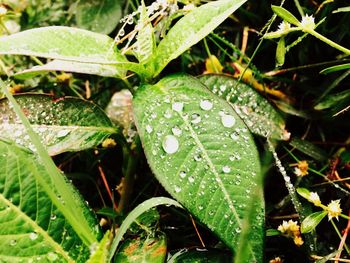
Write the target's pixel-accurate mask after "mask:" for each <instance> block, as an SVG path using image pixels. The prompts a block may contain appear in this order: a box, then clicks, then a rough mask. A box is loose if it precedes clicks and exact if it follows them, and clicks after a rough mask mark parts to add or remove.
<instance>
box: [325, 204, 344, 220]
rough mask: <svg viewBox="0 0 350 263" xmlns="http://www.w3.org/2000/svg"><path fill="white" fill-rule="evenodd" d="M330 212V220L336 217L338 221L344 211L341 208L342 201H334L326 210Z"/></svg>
mask: <svg viewBox="0 0 350 263" xmlns="http://www.w3.org/2000/svg"><path fill="white" fill-rule="evenodd" d="M326 210H327V212H328V220H331V219H332V218H333V217H335V218H336V219H337V220H338V216H339V215H340V214H341V212H342V209H341V208H340V200H332V201H331V202H330V203H329V204H328V205H327V208H326Z"/></svg>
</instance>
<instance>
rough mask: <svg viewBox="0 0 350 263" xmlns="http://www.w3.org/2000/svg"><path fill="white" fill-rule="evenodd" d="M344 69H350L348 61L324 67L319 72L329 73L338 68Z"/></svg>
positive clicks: (338, 69)
mask: <svg viewBox="0 0 350 263" xmlns="http://www.w3.org/2000/svg"><path fill="white" fill-rule="evenodd" d="M345 69H350V63H346V64H341V65H336V66H333V67H329V68H325V69H323V70H321V72H320V73H321V74H329V73H333V72H336V71H340V70H345Z"/></svg>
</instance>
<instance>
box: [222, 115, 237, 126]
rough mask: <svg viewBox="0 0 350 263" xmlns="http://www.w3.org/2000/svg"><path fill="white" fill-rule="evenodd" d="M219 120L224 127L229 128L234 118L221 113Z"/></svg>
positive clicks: (234, 121) (233, 123)
mask: <svg viewBox="0 0 350 263" xmlns="http://www.w3.org/2000/svg"><path fill="white" fill-rule="evenodd" d="M221 122H222V125H224V127H226V128H231V127H233V125H235V123H236V120H235V118H234V117H233V116H231V115H228V114H223V115H222V116H221Z"/></svg>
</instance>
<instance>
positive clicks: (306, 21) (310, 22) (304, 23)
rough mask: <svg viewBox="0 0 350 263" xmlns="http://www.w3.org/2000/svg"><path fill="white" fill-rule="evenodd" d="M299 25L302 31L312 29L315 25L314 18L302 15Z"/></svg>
mask: <svg viewBox="0 0 350 263" xmlns="http://www.w3.org/2000/svg"><path fill="white" fill-rule="evenodd" d="M301 27H302V29H303V31H305V30H314V29H315V27H316V24H315V18H314V17H313V16H309V15H306V16H303V18H302V19H301Z"/></svg>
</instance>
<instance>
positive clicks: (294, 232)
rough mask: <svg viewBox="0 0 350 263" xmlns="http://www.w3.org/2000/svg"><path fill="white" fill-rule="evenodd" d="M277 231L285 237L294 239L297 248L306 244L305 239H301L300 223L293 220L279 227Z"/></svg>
mask: <svg viewBox="0 0 350 263" xmlns="http://www.w3.org/2000/svg"><path fill="white" fill-rule="evenodd" d="M277 229H278V231H280V232H281V233H282V234H284V235H285V236H287V237H290V238H293V241H294V243H295V244H296V245H297V246H301V245H302V244H303V243H304V241H303V239H302V238H301V233H300V226H299V225H298V222H296V221H293V220H289V221H288V222H287V221H283V222H282V225H279V226H278V228H277Z"/></svg>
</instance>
